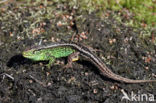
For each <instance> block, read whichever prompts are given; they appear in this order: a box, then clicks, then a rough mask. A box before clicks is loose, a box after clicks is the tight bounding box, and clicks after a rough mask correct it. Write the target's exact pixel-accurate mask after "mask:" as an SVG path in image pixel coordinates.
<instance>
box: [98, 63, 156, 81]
mask: <svg viewBox="0 0 156 103" xmlns="http://www.w3.org/2000/svg"><path fill="white" fill-rule="evenodd" d="M104 67H105V68H107V67H106V66H104ZM100 70H101V69H100ZM102 71H104V72H102V73H103V75H105V76H107V77H108V78H110V79H113V80H116V81H119V82H124V83H149V82H156V80H133V79H128V78H125V77H122V76H120V75H117V74H115V73H113V72H112V71H111V70H110V69H108V68H107V69H105V70H103V69H102Z"/></svg>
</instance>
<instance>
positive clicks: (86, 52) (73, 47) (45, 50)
mask: <svg viewBox="0 0 156 103" xmlns="http://www.w3.org/2000/svg"><path fill="white" fill-rule="evenodd" d="M74 55H80V56H82V57H84V58H86V59H88V60H89V61H91V62H92V63H93V64H94V65H95V66H96V67H97V68H98V69H99V70H100V71H101V73H102V74H103V75H104V76H106V77H108V78H110V79H113V80H116V81H120V82H124V83H145V82H156V80H132V79H128V78H124V77H121V76H120V75H117V74H115V73H113V72H112V71H111V70H110V69H109V68H108V67H107V66H106V65H105V64H104V63H103V62H102V60H101V59H100V58H99V57H97V56H96V55H95V54H94V53H93V52H92V51H91V50H90V49H89V48H88V47H86V46H83V45H80V44H76V43H57V44H49V45H43V46H38V47H34V48H32V49H30V50H26V51H24V52H23V56H24V57H25V58H29V59H32V60H34V61H43V60H49V64H48V67H49V68H50V66H51V65H52V63H53V62H54V61H55V59H56V58H61V57H66V56H68V57H70V58H68V62H69V63H68V64H71V62H72V59H71V58H73V57H74Z"/></svg>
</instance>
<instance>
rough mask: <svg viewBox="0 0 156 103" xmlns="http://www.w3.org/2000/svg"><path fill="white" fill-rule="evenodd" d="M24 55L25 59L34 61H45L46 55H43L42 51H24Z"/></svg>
mask: <svg viewBox="0 0 156 103" xmlns="http://www.w3.org/2000/svg"><path fill="white" fill-rule="evenodd" d="M22 55H23V56H24V57H25V58H28V59H31V60H34V61H40V60H44V53H42V52H41V51H36V50H33V49H31V50H26V51H24V52H23V53H22Z"/></svg>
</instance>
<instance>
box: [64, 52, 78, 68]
mask: <svg viewBox="0 0 156 103" xmlns="http://www.w3.org/2000/svg"><path fill="white" fill-rule="evenodd" d="M77 60H79V52H74V53H72V54H70V55H69V56H68V61H67V62H68V63H67V64H66V65H65V66H64V67H63V68H72V67H73V66H72V63H73V62H74V61H77Z"/></svg>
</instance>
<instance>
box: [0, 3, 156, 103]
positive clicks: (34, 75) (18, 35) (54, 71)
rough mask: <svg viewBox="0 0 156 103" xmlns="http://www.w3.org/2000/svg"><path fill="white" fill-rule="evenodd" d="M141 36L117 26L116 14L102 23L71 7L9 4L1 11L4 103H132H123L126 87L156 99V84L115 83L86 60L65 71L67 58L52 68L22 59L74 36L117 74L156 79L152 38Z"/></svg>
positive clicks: (0, 65) (0, 75) (1, 102)
mask: <svg viewBox="0 0 156 103" xmlns="http://www.w3.org/2000/svg"><path fill="white" fill-rule="evenodd" d="M48 10H49V11H50V10H52V11H51V14H48V13H49V12H48ZM40 12H41V13H40ZM33 13H34V14H33ZM36 15H38V16H36ZM32 24H34V25H32ZM35 30H36V31H35ZM142 32H144V31H143V30H140V29H137V28H132V27H127V26H125V25H124V24H120V23H118V22H117V21H116V20H114V19H113V13H110V15H109V16H108V17H107V18H103V19H100V18H99V17H97V16H96V14H95V13H92V14H87V13H86V12H81V11H79V10H78V9H74V8H71V7H70V6H69V5H68V4H66V3H63V4H60V6H58V4H51V5H48V6H47V7H44V6H43V5H38V6H25V7H24V6H21V7H19V6H17V5H11V6H8V7H7V8H6V9H5V10H1V12H0V103H128V102H130V101H128V100H123V101H121V98H122V96H123V93H122V92H121V90H122V89H124V91H125V92H126V93H127V94H128V95H129V96H130V95H131V92H132V91H133V92H134V93H135V94H137V95H139V94H140V95H141V94H153V95H154V96H155V100H156V83H142V84H124V83H119V82H116V81H112V80H110V79H108V78H106V77H104V76H102V75H101V74H100V72H99V71H98V68H96V67H95V66H94V65H92V64H91V63H90V62H88V61H87V60H80V61H78V62H74V63H73V68H71V69H63V68H62V67H63V66H64V65H65V63H66V58H62V59H59V60H57V61H56V63H55V64H54V65H53V66H52V67H51V69H48V68H47V67H46V63H47V62H32V61H30V60H27V59H25V58H24V57H22V55H21V53H22V51H24V50H25V49H26V48H27V47H30V46H32V45H37V44H38V43H39V42H40V41H42V42H53V41H55V42H56V41H60V40H66V41H70V39H71V38H72V36H73V35H75V36H74V41H77V39H79V41H80V42H81V43H83V44H85V45H88V46H89V47H92V48H93V49H95V50H97V51H96V52H95V54H97V55H98V56H99V58H101V59H102V60H103V62H105V63H106V64H107V66H108V67H109V68H110V69H111V70H112V71H113V72H114V73H116V74H118V75H121V76H123V77H126V78H131V79H156V77H155V75H154V74H156V63H155V62H156V46H155V45H154V44H153V43H152V42H151V40H150V39H147V38H141V36H142V35H141V34H142ZM83 36H84V37H83ZM144 101H145V100H144ZM148 102H149V101H147V102H146V103H148Z"/></svg>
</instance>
